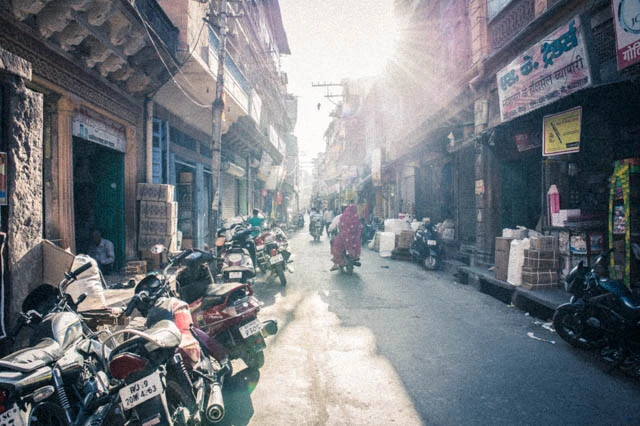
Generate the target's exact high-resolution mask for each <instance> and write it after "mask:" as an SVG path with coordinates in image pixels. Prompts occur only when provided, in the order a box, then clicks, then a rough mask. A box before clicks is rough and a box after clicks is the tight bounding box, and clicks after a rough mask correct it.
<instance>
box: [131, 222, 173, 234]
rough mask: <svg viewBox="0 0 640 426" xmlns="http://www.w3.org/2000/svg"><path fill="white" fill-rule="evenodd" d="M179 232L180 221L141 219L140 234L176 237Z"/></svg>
mask: <svg viewBox="0 0 640 426" xmlns="http://www.w3.org/2000/svg"><path fill="white" fill-rule="evenodd" d="M177 230H178V219H166V218H140V234H152V235H163V234H166V235H174V234H175V233H176V231H177Z"/></svg>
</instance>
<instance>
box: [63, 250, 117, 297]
mask: <svg viewBox="0 0 640 426" xmlns="http://www.w3.org/2000/svg"><path fill="white" fill-rule="evenodd" d="M87 262H89V263H91V267H90V268H89V269H87V270H86V271H84V272H83V273H81V274H80V275H78V279H77V280H76V281H74V282H73V283H71V284H70V285H69V287H67V293H68V294H69V295H71V297H73V300H77V299H78V297H79V296H80V295H81V294H82V293H86V294H87V299H86V301H85V302H84V303H83V304H82V305H85V304H86V306H91V309H99V308H105V307H106V306H107V301H106V300H105V298H104V286H105V282H104V277H103V276H102V273H101V272H100V267H99V266H98V262H96V261H95V259H93V258H92V257H91V256H88V255H86V254H78V255H76V257H75V258H74V259H73V264H72V265H71V271H75V270H76V269H78V268H79V267H81V266H82V265H84V264H85V263H87ZM82 305H80V306H81V307H83V306H82Z"/></svg>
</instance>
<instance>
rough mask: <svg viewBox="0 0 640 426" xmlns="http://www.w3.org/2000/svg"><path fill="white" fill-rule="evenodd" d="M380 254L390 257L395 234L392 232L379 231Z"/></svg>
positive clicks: (394, 242)
mask: <svg viewBox="0 0 640 426" xmlns="http://www.w3.org/2000/svg"><path fill="white" fill-rule="evenodd" d="M378 234H379V235H380V256H381V257H390V256H391V251H392V250H393V249H394V248H395V247H396V234H394V233H393V232H379V233H378Z"/></svg>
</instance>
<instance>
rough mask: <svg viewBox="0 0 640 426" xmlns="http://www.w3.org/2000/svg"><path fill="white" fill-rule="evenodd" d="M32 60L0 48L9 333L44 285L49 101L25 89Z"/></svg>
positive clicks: (7, 324)
mask: <svg viewBox="0 0 640 426" xmlns="http://www.w3.org/2000/svg"><path fill="white" fill-rule="evenodd" d="M29 78H31V66H30V64H29V63H28V62H27V61H24V60H23V59H21V58H19V57H17V56H14V55H11V54H9V53H8V52H6V51H4V50H2V49H0V89H3V95H4V96H3V97H4V111H5V114H4V120H3V121H4V122H3V123H2V124H3V125H4V129H5V130H6V134H5V135H4V138H3V139H4V143H5V144H6V145H4V146H3V150H6V151H7V160H8V164H7V202H8V205H7V206H6V207H3V209H7V215H6V217H7V219H6V228H5V229H6V232H7V244H6V246H5V250H6V252H5V254H6V264H7V271H8V274H6V276H5V278H6V280H5V285H6V288H7V289H8V291H7V301H8V308H9V309H8V314H9V315H8V317H7V318H8V321H7V323H6V324H5V325H6V326H7V327H8V328H9V329H10V327H12V326H13V325H14V323H15V318H17V314H18V312H20V310H21V304H22V301H23V300H24V298H25V297H26V295H27V294H28V293H29V291H30V290H32V289H33V288H35V287H36V286H37V285H39V284H40V283H41V282H42V248H41V245H40V243H41V241H42V232H43V213H42V211H43V196H42V164H43V159H42V128H43V97H42V95H41V94H39V93H36V92H33V91H31V90H29V89H28V88H26V87H25V83H24V80H25V79H29Z"/></svg>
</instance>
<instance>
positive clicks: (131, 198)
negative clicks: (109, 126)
mask: <svg viewBox="0 0 640 426" xmlns="http://www.w3.org/2000/svg"><path fill="white" fill-rule="evenodd" d="M125 137H126V139H127V145H126V148H125V153H124V232H125V256H126V258H127V260H133V259H137V253H136V249H137V243H138V227H137V221H136V217H137V214H136V195H137V181H138V180H137V174H138V155H137V154H138V143H137V140H136V137H137V132H136V128H135V127H134V126H127V127H126V129H125Z"/></svg>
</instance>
